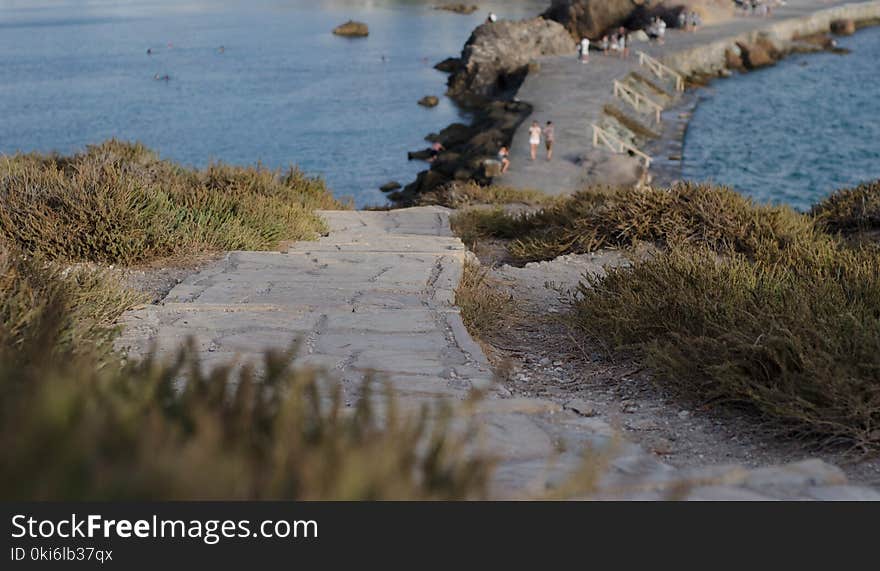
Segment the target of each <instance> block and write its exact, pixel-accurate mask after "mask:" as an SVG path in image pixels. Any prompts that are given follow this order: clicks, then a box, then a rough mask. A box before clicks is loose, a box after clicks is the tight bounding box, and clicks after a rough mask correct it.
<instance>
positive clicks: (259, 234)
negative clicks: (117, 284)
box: [0, 140, 341, 264]
mask: <svg viewBox="0 0 880 571" xmlns="http://www.w3.org/2000/svg"><path fill="white" fill-rule="evenodd" d="M340 206H341V205H340V204H339V203H338V202H337V201H336V200H335V199H333V197H332V196H331V195H330V193H329V192H328V191H327V189H326V188H325V187H324V184H323V182H321V181H320V180H319V179H312V178H309V177H307V176H305V175H304V174H303V173H302V172H300V171H298V170H296V169H293V168H291V169H290V170H288V171H286V172H279V171H271V170H267V169H265V168H262V167H260V166H255V167H233V166H228V165H223V164H214V165H211V166H209V167H208V168H206V169H203V170H193V169H186V168H183V167H180V166H178V165H175V164H173V163H171V162H168V161H163V160H159V158H158V157H157V156H156V155H155V154H154V153H152V152H151V151H149V150H148V149H146V148H145V147H143V146H142V145H139V144H130V143H122V142H119V141H115V140H111V141H108V142H106V143H104V144H102V145H98V146H92V147H88V149H87V150H86V151H85V152H84V153H81V154H77V155H74V156H70V157H61V156H56V155H48V156H46V155H38V154H31V155H16V156H12V157H2V158H0V237H3V238H5V239H6V240H7V241H9V242H10V243H11V244H12V245H14V246H16V247H18V248H20V249H21V250H22V251H23V252H24V253H26V254H29V255H40V256H43V257H44V258H46V259H47V260H49V261H56V260H57V261H70V262H80V261H88V262H103V263H111V264H115V263H121V264H134V263H138V262H144V261H148V260H151V259H155V258H161V257H165V256H170V255H173V254H177V253H188V252H192V251H194V250H233V249H252V250H262V249H270V248H273V247H275V246H276V245H277V244H278V243H279V242H280V241H282V240H298V239H309V238H312V237H314V236H315V235H316V233H318V232H321V231H323V230H324V226H323V223H322V221H321V220H320V219H319V218H318V217H317V216H316V215H315V213H314V210H315V209H316V208H333V207H340Z"/></svg>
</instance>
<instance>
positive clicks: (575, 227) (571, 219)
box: [454, 184, 816, 263]
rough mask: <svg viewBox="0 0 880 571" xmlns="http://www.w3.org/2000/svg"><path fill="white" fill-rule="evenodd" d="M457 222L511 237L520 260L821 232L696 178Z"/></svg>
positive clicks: (745, 246) (487, 234)
mask: <svg viewBox="0 0 880 571" xmlns="http://www.w3.org/2000/svg"><path fill="white" fill-rule="evenodd" d="M454 229H455V230H456V232H460V233H461V234H460V235H464V236H467V237H468V238H469V239H470V240H477V239H479V238H499V239H507V240H511V243H510V245H509V250H510V254H511V256H512V257H513V259H514V260H516V261H518V262H520V263H527V262H533V261H541V260H552V259H553V258H556V257H557V256H561V255H564V254H582V253H588V252H592V251H595V250H598V249H601V248H607V247H628V246H631V245H633V244H636V243H638V242H651V243H654V244H656V245H658V246H660V247H664V246H666V245H670V244H679V243H693V244H707V245H709V246H711V247H712V248H715V249H718V250H720V249H723V248H726V247H732V248H733V249H734V250H735V251H737V252H743V253H746V254H748V253H750V252H753V251H755V249H756V248H758V247H759V246H760V245H761V244H763V243H764V242H766V241H773V242H776V243H779V244H786V243H789V242H792V241H798V240H812V239H813V237H814V235H815V234H816V231H815V230H814V228H813V225H812V222H811V220H809V219H808V218H806V217H804V216H802V215H800V214H798V213H796V212H794V211H792V210H791V209H788V208H781V207H763V206H762V207H758V206H755V205H754V204H753V203H752V202H751V201H750V200H749V199H747V198H745V197H743V196H742V195H740V194H738V193H736V192H734V191H732V190H730V189H726V188H716V187H711V186H708V185H696V184H680V185H677V186H674V187H672V188H670V189H653V188H648V189H633V188H594V189H590V190H585V191H582V192H579V193H577V194H575V195H573V196H571V197H569V198H567V199H564V200H561V201H559V202H558V203H556V204H554V205H553V206H551V207H549V208H545V209H543V210H541V211H538V212H536V213H532V214H519V215H517V214H505V213H504V212H502V211H499V210H495V211H480V210H477V211H468V212H465V213H463V214H461V215H459V217H457V218H456V220H455V224H454ZM463 239H464V238H463Z"/></svg>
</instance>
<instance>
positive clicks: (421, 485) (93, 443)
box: [0, 347, 491, 500]
mask: <svg viewBox="0 0 880 571" xmlns="http://www.w3.org/2000/svg"><path fill="white" fill-rule="evenodd" d="M194 355H195V350H194V349H193V348H191V347H189V348H183V349H181V352H180V354H179V356H178V358H177V359H176V360H174V361H173V362H168V363H163V362H158V361H156V360H153V359H147V360H146V361H145V362H143V363H138V364H136V365H131V366H128V367H125V368H118V367H109V366H108V367H104V368H96V367H95V366H94V363H92V362H91V361H89V360H88V359H84V360H83V359H74V360H67V361H66V362H65V361H61V360H54V359H50V360H46V359H43V360H41V361H35V360H31V362H30V365H29V366H27V367H24V368H18V367H11V366H9V364H8V362H7V361H5V360H4V361H0V396H2V398H0V410H2V415H0V445H2V447H3V451H4V453H3V456H2V459H0V484H2V490H3V492H2V497H3V498H4V499H6V500H10V499H16V500H123V499H124V500H194V499H224V500H230V499H250V500H253V499H285V500H322V499H323V500H328V499H330V500H377V499H479V498H483V497H485V495H486V493H487V492H486V485H487V481H488V475H489V474H490V472H491V462H489V461H487V460H485V459H482V458H480V457H476V456H474V455H472V454H468V453H467V451H466V446H467V445H468V441H469V434H468V433H467V432H461V431H458V432H453V431H450V422H451V416H450V415H449V414H448V413H442V412H441V413H439V414H433V415H431V416H429V414H428V411H427V410H424V411H422V413H421V414H415V415H404V414H402V413H401V412H400V411H399V410H398V409H397V406H396V401H395V400H394V398H393V396H391V395H390V394H388V395H386V396H384V397H381V398H380V397H372V396H370V395H369V394H366V395H364V397H363V398H361V399H360V400H359V401H358V404H357V405H356V406H355V408H354V409H347V408H346V407H345V404H344V401H343V399H342V394H341V387H340V385H338V384H335V383H329V382H326V381H322V378H321V376H320V375H318V374H317V373H315V372H312V371H309V370H304V369H296V368H292V367H291V365H290V363H291V354H282V353H276V354H267V356H266V362H265V369H266V371H267V372H266V373H265V374H264V375H262V376H261V377H260V378H259V379H258V378H257V377H256V376H255V375H254V373H253V371H252V369H250V368H245V369H244V370H242V371H241V372H240V373H238V374H233V372H232V370H231V369H230V368H229V367H216V368H214V369H212V370H211V371H210V372H209V373H206V374H202V373H200V368H201V367H200V366H199V364H198V362H197V361H196V358H195V357H194ZM181 379H183V385H182V386H183V388H182V389H180V388H179V387H180V384H179V382H180V381H181ZM376 404H381V407H379V408H380V409H381V410H382V414H381V415H380V414H379V413H378V412H377V409H376V406H375V405H376Z"/></svg>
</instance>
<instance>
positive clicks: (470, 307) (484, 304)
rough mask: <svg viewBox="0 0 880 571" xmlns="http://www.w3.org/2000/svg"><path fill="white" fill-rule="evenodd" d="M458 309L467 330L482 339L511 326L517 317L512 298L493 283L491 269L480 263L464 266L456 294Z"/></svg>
mask: <svg viewBox="0 0 880 571" xmlns="http://www.w3.org/2000/svg"><path fill="white" fill-rule="evenodd" d="M455 305H457V306H458V308H459V309H460V310H461V319H462V321H464V324H465V325H466V326H467V328H468V329H469V330H470V331H472V332H475V333H477V334H478V335H479V336H481V337H486V336H489V335H492V334H494V333H497V332H498V331H500V330H501V329H503V328H504V327H505V326H507V325H509V324H510V322H511V319H512V317H513V313H514V307H513V298H512V296H511V295H510V294H509V293H507V292H505V291H503V290H502V289H501V288H500V287H499V284H498V283H495V281H493V280H492V278H491V277H490V276H489V270H488V268H485V267H481V266H480V265H479V263H477V262H465V265H464V273H463V275H462V278H461V281H460V282H459V284H458V287H457V288H456V290H455Z"/></svg>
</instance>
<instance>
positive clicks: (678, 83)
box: [639, 51, 684, 91]
mask: <svg viewBox="0 0 880 571" xmlns="http://www.w3.org/2000/svg"><path fill="white" fill-rule="evenodd" d="M639 65H641V66H644V67H647V68H648V69H650V70H651V73H653V74H654V75H656V76H657V77H659V78H660V79H664V78H666V77H671V78H673V79H674V80H675V89H676V91H684V76H683V75H681V74H680V73H678V72H677V71H675V70H674V69H672V68H671V67H669V66H668V65H666V64H664V63H663V62H661V61H660V60H658V59H656V58H653V57H651V56H649V55H648V54H646V53H645V52H642V51H640V52H639Z"/></svg>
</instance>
